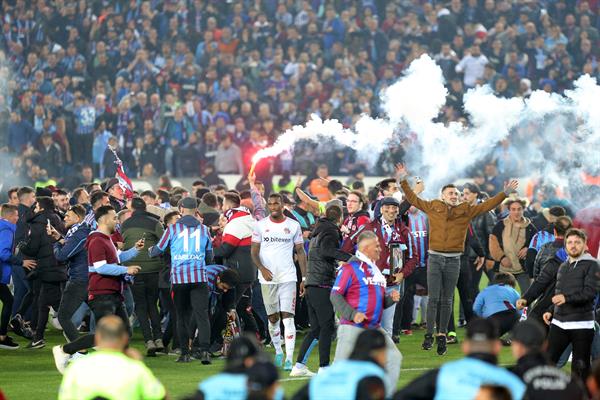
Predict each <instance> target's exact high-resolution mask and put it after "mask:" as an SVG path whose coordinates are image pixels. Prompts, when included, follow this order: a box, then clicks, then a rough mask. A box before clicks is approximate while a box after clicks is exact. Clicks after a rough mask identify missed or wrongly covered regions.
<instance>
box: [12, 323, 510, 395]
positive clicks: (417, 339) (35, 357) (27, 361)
mask: <svg viewBox="0 0 600 400" xmlns="http://www.w3.org/2000/svg"><path fill="white" fill-rule="evenodd" d="M463 333H464V332H463V330H462V329H459V332H458V337H459V339H462V337H463ZM423 334H424V331H423V330H416V331H414V334H413V335H412V336H401V338H400V344H399V348H400V351H401V352H402V355H403V361H402V370H401V373H400V381H399V382H398V387H402V386H404V385H406V384H407V383H408V382H410V381H411V380H413V379H414V378H416V377H417V376H419V375H421V374H422V373H424V372H426V371H427V370H429V369H432V368H436V367H438V366H439V365H441V364H442V363H443V362H445V361H450V360H454V359H457V358H460V357H461V356H462V353H461V350H460V344H458V345H449V346H448V353H447V354H446V355H445V356H443V357H440V356H438V355H437V353H435V347H434V348H433V349H432V350H431V351H423V350H421V342H422V340H423ZM13 337H14V336H13ZM15 339H16V340H18V343H19V344H20V345H21V348H20V349H18V350H14V351H8V350H0V360H1V362H2V367H1V369H0V388H2V390H3V391H4V393H5V395H6V396H7V398H8V399H11V400H21V399H23V400H25V399H54V398H56V396H57V393H58V387H59V385H60V381H61V375H60V374H59V373H58V372H57V371H56V368H55V367H54V359H53V358H52V346H54V345H57V344H63V343H64V338H63V336H62V334H61V333H60V332H59V331H57V330H55V329H54V328H52V327H49V328H48V330H47V333H46V347H45V348H43V349H37V350H35V349H25V346H26V345H27V342H26V340H25V339H23V338H15ZM301 339H302V337H301V334H300V335H299V337H298V340H297V342H296V350H297V349H298V348H299V346H300V342H301ZM132 345H133V347H135V348H137V349H138V350H140V351H142V350H143V342H142V339H141V335H140V333H139V331H136V332H135V336H134V339H133V341H132ZM333 349H335V344H334V346H333ZM268 350H269V351H270V352H272V349H268ZM175 359H176V357H173V356H166V355H162V356H158V357H154V358H146V359H145V362H146V364H147V365H148V366H149V367H150V369H151V370H152V371H153V372H154V374H155V375H156V376H157V377H158V378H159V379H160V381H161V382H162V383H163V384H164V385H165V386H166V388H167V391H168V392H169V394H170V396H171V398H174V399H178V398H181V397H182V396H184V395H186V394H191V393H193V392H194V390H195V388H196V387H197V384H198V382H199V381H201V380H203V379H204V378H206V377H208V376H210V375H213V374H216V373H217V372H219V371H220V370H221V369H222V368H223V365H224V362H223V360H213V364H212V365H210V366H203V365H201V364H200V362H199V361H194V362H192V363H190V364H177V363H175ZM511 362H512V357H511V355H510V348H503V350H502V354H501V357H500V363H502V364H510V363H511ZM308 366H309V368H310V369H311V370H312V371H316V370H317V369H318V351H317V349H316V348H315V350H314V351H313V352H312V354H311V357H310V360H309V363H308ZM280 376H281V379H282V382H281V383H282V386H283V388H284V390H285V394H286V397H290V396H291V395H292V394H293V393H295V392H296V391H297V390H298V389H299V388H300V387H302V386H303V385H305V384H306V382H307V380H306V379H302V378H289V376H288V373H285V372H284V371H281V375H280Z"/></svg>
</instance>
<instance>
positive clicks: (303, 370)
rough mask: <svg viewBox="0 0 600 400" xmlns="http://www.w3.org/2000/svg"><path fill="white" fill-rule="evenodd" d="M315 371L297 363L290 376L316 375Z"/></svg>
mask: <svg viewBox="0 0 600 400" xmlns="http://www.w3.org/2000/svg"><path fill="white" fill-rule="evenodd" d="M315 375H316V374H315V373H314V372H311V371H310V370H309V369H308V368H307V367H306V366H304V367H298V366H297V364H296V365H294V367H293V368H292V371H291V372H290V376H315Z"/></svg>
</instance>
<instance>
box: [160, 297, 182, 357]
mask: <svg viewBox="0 0 600 400" xmlns="http://www.w3.org/2000/svg"><path fill="white" fill-rule="evenodd" d="M171 294H172V293H171V289H167V288H160V289H159V297H160V304H161V307H164V309H165V310H166V311H167V313H168V314H169V322H168V323H167V327H166V328H165V331H164V333H163V337H162V340H163V343H164V344H165V346H167V345H168V344H169V342H171V339H173V343H172V345H171V348H172V349H176V348H178V347H179V337H178V336H177V315H176V312H175V303H173V297H172V296H171Z"/></svg>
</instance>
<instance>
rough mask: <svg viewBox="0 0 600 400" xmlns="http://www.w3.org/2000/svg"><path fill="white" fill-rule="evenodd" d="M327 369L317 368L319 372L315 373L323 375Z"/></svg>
mask: <svg viewBox="0 0 600 400" xmlns="http://www.w3.org/2000/svg"><path fill="white" fill-rule="evenodd" d="M327 368H329V367H319V371H317V373H318V374H320V373H323V372H325V371H326V370H327Z"/></svg>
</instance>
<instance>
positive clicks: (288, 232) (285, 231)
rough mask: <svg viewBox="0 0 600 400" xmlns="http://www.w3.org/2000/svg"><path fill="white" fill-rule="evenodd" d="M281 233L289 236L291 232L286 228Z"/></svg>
mask: <svg viewBox="0 0 600 400" xmlns="http://www.w3.org/2000/svg"><path fill="white" fill-rule="evenodd" d="M283 232H284V233H285V234H286V235H289V234H290V232H291V231H290V230H289V229H288V228H283Z"/></svg>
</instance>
